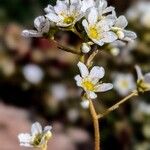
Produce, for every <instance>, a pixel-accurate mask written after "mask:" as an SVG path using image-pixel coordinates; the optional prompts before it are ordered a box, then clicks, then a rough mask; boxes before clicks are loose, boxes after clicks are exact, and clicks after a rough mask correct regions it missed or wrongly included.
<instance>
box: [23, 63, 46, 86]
mask: <svg viewBox="0 0 150 150" xmlns="http://www.w3.org/2000/svg"><path fill="white" fill-rule="evenodd" d="M22 72H23V75H24V77H25V79H26V80H27V81H29V82H30V83H32V84H38V83H39V82H41V80H42V78H43V76H44V73H43V71H42V69H41V68H40V67H39V66H37V65H34V64H28V65H26V66H24V67H23V70H22Z"/></svg>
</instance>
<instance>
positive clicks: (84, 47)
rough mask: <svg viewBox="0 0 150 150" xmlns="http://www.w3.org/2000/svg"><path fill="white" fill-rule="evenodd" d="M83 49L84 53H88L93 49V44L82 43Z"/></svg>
mask: <svg viewBox="0 0 150 150" xmlns="http://www.w3.org/2000/svg"><path fill="white" fill-rule="evenodd" d="M81 50H82V52H83V53H88V52H89V51H90V50H91V46H90V45H89V44H87V43H82V46H81Z"/></svg>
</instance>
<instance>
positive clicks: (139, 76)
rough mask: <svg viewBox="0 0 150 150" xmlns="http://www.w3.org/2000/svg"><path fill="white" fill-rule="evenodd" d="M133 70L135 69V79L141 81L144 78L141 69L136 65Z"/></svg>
mask: <svg viewBox="0 0 150 150" xmlns="http://www.w3.org/2000/svg"><path fill="white" fill-rule="evenodd" d="M135 69H136V72H137V78H138V80H143V79H144V76H143V74H142V70H141V68H140V67H139V66H138V65H136V66H135Z"/></svg>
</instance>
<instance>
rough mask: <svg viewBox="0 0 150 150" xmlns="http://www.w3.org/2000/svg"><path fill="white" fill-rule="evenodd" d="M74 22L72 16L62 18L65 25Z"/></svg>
mask: <svg viewBox="0 0 150 150" xmlns="http://www.w3.org/2000/svg"><path fill="white" fill-rule="evenodd" d="M73 21H74V17H72V16H69V17H65V18H64V23H66V24H70V23H72V22H73Z"/></svg>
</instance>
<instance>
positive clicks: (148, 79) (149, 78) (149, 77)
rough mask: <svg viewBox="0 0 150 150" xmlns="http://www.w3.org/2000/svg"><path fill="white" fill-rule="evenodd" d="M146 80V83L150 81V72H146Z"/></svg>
mask: <svg viewBox="0 0 150 150" xmlns="http://www.w3.org/2000/svg"><path fill="white" fill-rule="evenodd" d="M144 81H145V82H146V83H150V73H146V74H145V75H144Z"/></svg>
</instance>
